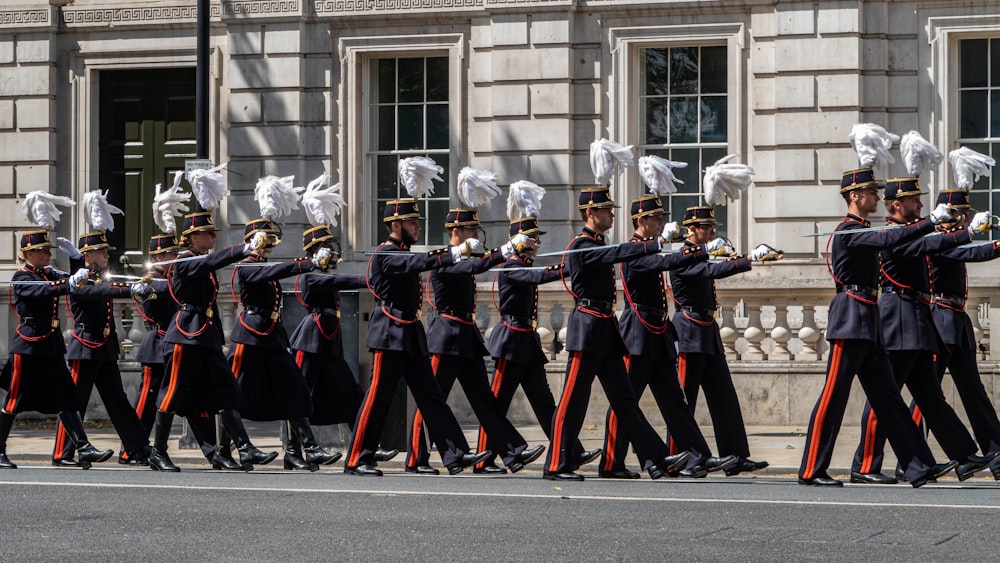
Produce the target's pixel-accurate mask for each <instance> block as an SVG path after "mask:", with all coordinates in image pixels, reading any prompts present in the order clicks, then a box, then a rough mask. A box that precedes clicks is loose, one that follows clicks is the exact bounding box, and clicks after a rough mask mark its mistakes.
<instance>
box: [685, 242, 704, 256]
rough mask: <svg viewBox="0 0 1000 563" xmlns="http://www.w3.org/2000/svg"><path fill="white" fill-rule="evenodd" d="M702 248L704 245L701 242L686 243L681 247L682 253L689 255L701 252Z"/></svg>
mask: <svg viewBox="0 0 1000 563" xmlns="http://www.w3.org/2000/svg"><path fill="white" fill-rule="evenodd" d="M702 248H704V247H703V246H702V245H700V244H694V245H684V248H682V249H681V254H683V255H684V256H687V255H688V254H698V253H699V252H701V250H702Z"/></svg>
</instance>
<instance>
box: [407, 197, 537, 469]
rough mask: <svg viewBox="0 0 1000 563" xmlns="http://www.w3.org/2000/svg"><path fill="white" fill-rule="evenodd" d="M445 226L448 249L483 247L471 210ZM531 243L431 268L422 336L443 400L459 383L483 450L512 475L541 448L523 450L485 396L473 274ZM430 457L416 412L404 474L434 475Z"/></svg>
mask: <svg viewBox="0 0 1000 563" xmlns="http://www.w3.org/2000/svg"><path fill="white" fill-rule="evenodd" d="M444 226H445V228H446V229H448V236H449V246H450V247H451V248H460V247H462V246H463V245H465V246H467V247H468V248H469V249H470V250H471V251H472V252H474V253H475V252H477V251H479V250H480V249H481V248H482V243H480V241H479V239H478V229H479V216H478V214H477V212H476V210H475V209H451V210H449V211H448V215H447V218H446V220H445V225H444ZM532 244H533V242H531V241H530V239H529V238H528V237H527V236H525V235H520V236H515V237H514V238H513V239H511V241H509V242H508V243H506V244H504V246H503V248H502V249H493V250H492V251H489V252H487V253H486V254H485V255H483V256H473V257H470V258H469V259H468V260H463V261H460V262H458V263H455V264H452V265H451V266H445V267H442V268H437V269H434V270H432V271H431V274H430V287H432V288H433V289H434V302H433V303H431V304H432V305H433V306H434V308H435V309H436V310H437V317H435V318H434V319H433V320H432V321H431V324H430V328H429V329H428V331H427V349H428V351H429V352H430V353H431V366H432V368H433V370H434V377H435V378H436V380H437V384H438V386H439V387H440V388H441V393H442V395H444V397H445V399H446V400H447V398H448V395H449V393H451V388H452V386H453V385H454V384H455V380H458V381H459V383H461V384H462V389H463V390H464V391H465V396H466V397H467V398H468V399H469V404H470V405H471V406H472V410H473V412H475V413H476V417H477V418H478V419H479V421H480V423H481V424H482V425H483V427H484V428H485V429H486V433H487V436H488V438H487V444H486V446H487V447H488V448H489V449H490V450H491V451H493V452H495V453H497V454H499V455H501V457H502V458H503V461H504V464H505V465H506V466H507V468H508V469H509V470H510V471H511V473H516V472H518V471H520V470H521V469H522V468H524V466H525V465H526V464H528V463H531V462H532V461H534V460H536V459H538V457H539V456H540V455H542V450H544V449H545V447H544V446H535V447H534V448H528V444H527V442H525V440H524V438H523V437H522V436H521V434H520V433H519V432H518V431H517V429H516V428H514V425H513V424H511V423H510V421H509V420H507V417H506V416H505V415H504V413H503V412H502V411H501V409H500V408H499V407H498V406H497V402H496V397H495V396H494V395H493V393H492V392H491V391H490V384H489V380H488V379H487V377H486V364H485V362H484V361H483V356H484V355H486V354H487V353H488V352H487V350H486V346H485V345H484V344H483V337H482V335H481V334H480V333H479V328H478V327H477V326H476V314H475V309H476V278H475V275H476V274H480V273H482V272H485V271H486V270H488V269H490V268H491V267H493V266H495V265H497V264H499V263H501V262H503V261H504V259H506V258H508V257H510V256H513V255H514V254H515V253H516V252H517V251H518V248H519V247H520V248H527V247H530V246H531V245H532ZM429 457H430V454H429V453H428V451H427V446H426V440H425V439H424V436H423V415H422V413H421V412H420V410H417V411H416V413H414V415H413V424H412V425H411V430H410V450H409V452H408V454H407V456H406V471H408V472H412V473H425V474H431V475H436V474H437V473H438V470H437V469H434V468H433V467H430V466H429Z"/></svg>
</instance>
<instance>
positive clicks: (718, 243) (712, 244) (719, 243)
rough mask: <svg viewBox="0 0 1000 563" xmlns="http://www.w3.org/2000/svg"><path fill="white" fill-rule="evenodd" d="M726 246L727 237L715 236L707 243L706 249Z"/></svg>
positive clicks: (711, 249) (709, 250)
mask: <svg viewBox="0 0 1000 563" xmlns="http://www.w3.org/2000/svg"><path fill="white" fill-rule="evenodd" d="M723 246H726V239H724V238H714V239H712V240H710V241H708V243H707V244H705V251H706V252H712V251H714V250H718V249H720V248H722V247H723Z"/></svg>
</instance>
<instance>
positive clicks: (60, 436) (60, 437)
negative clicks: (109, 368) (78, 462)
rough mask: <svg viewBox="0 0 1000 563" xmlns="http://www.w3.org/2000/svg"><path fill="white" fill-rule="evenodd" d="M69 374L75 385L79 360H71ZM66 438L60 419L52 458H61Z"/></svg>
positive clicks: (77, 379)
mask: <svg viewBox="0 0 1000 563" xmlns="http://www.w3.org/2000/svg"><path fill="white" fill-rule="evenodd" d="M69 375H70V377H72V378H73V385H76V384H77V382H78V381H79V380H80V360H73V362H72V363H70V371H69ZM68 439H69V436H68V435H67V434H66V428H65V427H64V426H63V423H62V421H61V420H60V421H59V423H58V424H57V425H56V447H55V449H53V451H52V459H54V460H56V459H61V457H62V453H63V450H65V449H66V440H68Z"/></svg>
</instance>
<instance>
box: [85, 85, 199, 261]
mask: <svg viewBox="0 0 1000 563" xmlns="http://www.w3.org/2000/svg"><path fill="white" fill-rule="evenodd" d="M100 93H101V94H100V96H101V107H100V112H101V113H100V127H101V130H100V139H101V142H100V149H99V152H100V155H99V159H100V171H99V177H100V184H99V185H97V186H89V187H88V190H92V189H97V188H98V187H99V188H100V189H102V190H109V193H108V201H110V202H111V203H113V204H114V205H116V206H118V207H120V208H121V209H122V210H123V211H124V212H125V216H124V217H122V216H115V230H114V232H112V233H108V239H109V240H110V242H111V244H112V246H115V247H117V250H115V251H112V255H113V257H114V258H115V259H117V257H118V256H120V255H121V254H123V253H125V252H127V251H132V252H135V251H140V252H142V253H145V251H146V247H147V243H148V241H149V237H150V236H152V235H153V234H155V233H158V232H159V229H157V227H156V224H155V223H154V222H153V212H152V205H153V194H154V193H155V186H156V184H157V183H162V184H163V185H164V186H165V187H169V186H170V185H171V184H172V183H173V173H174V171H176V170H184V161H185V160H188V159H191V158H194V156H195V69H194V68H177V69H155V70H154V69H139V70H120V71H119V70H116V71H104V72H101V74H100ZM185 186H186V184H185ZM112 263H114V261H113V262H112ZM133 264H135V260H133Z"/></svg>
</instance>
